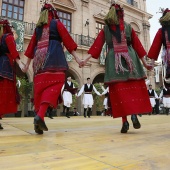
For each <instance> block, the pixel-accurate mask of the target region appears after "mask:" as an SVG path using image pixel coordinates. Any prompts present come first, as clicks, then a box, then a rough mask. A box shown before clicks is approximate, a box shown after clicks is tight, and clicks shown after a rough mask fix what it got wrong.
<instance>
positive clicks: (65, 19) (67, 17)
mask: <svg viewBox="0 0 170 170" xmlns="http://www.w3.org/2000/svg"><path fill="white" fill-rule="evenodd" d="M57 14H58V17H59V18H60V21H61V22H62V23H63V24H64V26H65V27H66V28H67V30H68V32H70V33H71V14H70V13H66V12H63V11H59V10H57Z"/></svg>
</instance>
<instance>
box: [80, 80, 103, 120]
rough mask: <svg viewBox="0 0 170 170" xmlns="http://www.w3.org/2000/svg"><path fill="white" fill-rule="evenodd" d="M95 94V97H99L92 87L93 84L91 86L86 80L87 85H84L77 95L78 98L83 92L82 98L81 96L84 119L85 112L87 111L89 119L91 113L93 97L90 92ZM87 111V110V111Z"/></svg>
mask: <svg viewBox="0 0 170 170" xmlns="http://www.w3.org/2000/svg"><path fill="white" fill-rule="evenodd" d="M93 91H94V92H95V93H96V94H97V95H99V96H100V95H101V94H100V93H99V92H98V91H97V90H96V88H95V87H94V85H93V84H91V81H90V78H87V83H86V84H84V85H83V86H82V87H81V89H80V91H79V92H78V94H77V97H79V96H80V95H82V93H83V92H84V96H83V105H84V117H85V118H86V111H87V116H88V118H90V115H91V113H92V106H93V103H94V101H93V95H92V92H93ZM87 109H88V110H87Z"/></svg>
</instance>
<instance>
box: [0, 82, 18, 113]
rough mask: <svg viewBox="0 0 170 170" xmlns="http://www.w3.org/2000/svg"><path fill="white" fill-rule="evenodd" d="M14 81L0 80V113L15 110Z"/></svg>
mask: <svg viewBox="0 0 170 170" xmlns="http://www.w3.org/2000/svg"><path fill="white" fill-rule="evenodd" d="M17 106H18V104H17V102H16V82H15V81H12V80H8V79H3V80H0V115H3V114H8V113H16V112H17Z"/></svg>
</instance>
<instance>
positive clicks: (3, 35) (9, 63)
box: [0, 20, 25, 129]
mask: <svg viewBox="0 0 170 170" xmlns="http://www.w3.org/2000/svg"><path fill="white" fill-rule="evenodd" d="M16 63H17V64H18V65H19V67H20V69H21V70H23V71H24V67H25V66H24V64H23V63H22V62H21V60H20V57H19V53H18V52H17V50H16V43H15V40H14V36H13V33H12V30H11V26H10V24H9V22H8V20H0V117H2V116H3V115H4V114H8V113H16V112H17V107H18V104H19V102H20V98H19V94H18V90H17V87H16V83H17V82H16V65H15V64H16ZM0 129H3V127H2V126H1V124H0Z"/></svg>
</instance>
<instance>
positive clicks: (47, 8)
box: [37, 3, 59, 27]
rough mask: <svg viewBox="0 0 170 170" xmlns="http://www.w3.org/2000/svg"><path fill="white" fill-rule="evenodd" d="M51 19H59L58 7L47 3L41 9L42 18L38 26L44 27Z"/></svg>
mask: <svg viewBox="0 0 170 170" xmlns="http://www.w3.org/2000/svg"><path fill="white" fill-rule="evenodd" d="M49 18H50V19H59V18H58V15H57V11H56V9H55V8H54V7H53V6H52V5H51V4H47V3H45V4H44V6H43V7H42V9H41V13H40V18H39V20H38V22H37V27H42V26H43V25H45V24H48V20H49Z"/></svg>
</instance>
